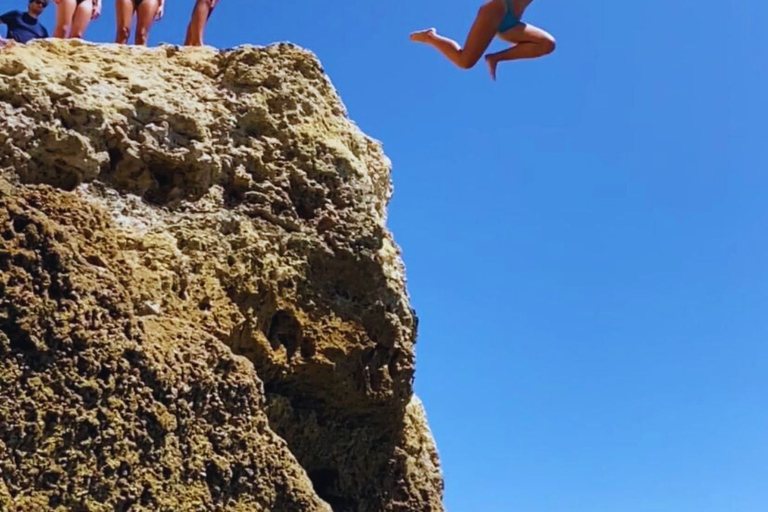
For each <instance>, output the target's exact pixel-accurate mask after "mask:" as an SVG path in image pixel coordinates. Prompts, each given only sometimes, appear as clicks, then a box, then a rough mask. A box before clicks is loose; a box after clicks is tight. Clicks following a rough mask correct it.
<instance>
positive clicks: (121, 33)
mask: <svg viewBox="0 0 768 512" xmlns="http://www.w3.org/2000/svg"><path fill="white" fill-rule="evenodd" d="M164 10H165V3H164V1H163V0H116V2H115V11H116V12H117V35H116V36H115V42H116V43H118V44H127V43H128V39H129V38H130V37H131V23H132V22H133V15H134V14H135V15H136V37H135V42H136V44H137V45H140V46H145V45H146V44H147V38H148V37H149V29H150V28H152V23H154V22H155V20H159V19H160V18H162V17H163V11H164Z"/></svg>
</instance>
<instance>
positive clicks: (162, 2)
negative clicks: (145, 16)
mask: <svg viewBox="0 0 768 512" xmlns="http://www.w3.org/2000/svg"><path fill="white" fill-rule="evenodd" d="M163 14H165V0H159V2H158V3H157V14H155V20H160V19H162V17H163Z"/></svg>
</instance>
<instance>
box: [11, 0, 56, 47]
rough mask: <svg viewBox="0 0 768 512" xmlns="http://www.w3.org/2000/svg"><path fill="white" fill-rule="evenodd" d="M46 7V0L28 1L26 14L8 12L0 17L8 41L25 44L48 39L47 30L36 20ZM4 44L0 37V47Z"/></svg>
mask: <svg viewBox="0 0 768 512" xmlns="http://www.w3.org/2000/svg"><path fill="white" fill-rule="evenodd" d="M46 7H48V0H30V2H29V5H28V6H27V12H21V11H10V12H7V13H5V14H3V15H2V16H0V25H7V26H8V33H7V34H6V37H7V38H8V40H10V41H16V42H17V43H26V42H28V41H31V40H32V39H44V38H46V37H48V30H47V29H46V28H45V27H44V26H43V24H42V23H40V20H39V19H38V18H39V17H40V15H41V14H43V11H44V10H45V8H46ZM4 44H6V43H5V39H3V38H2V37H0V47H1V46H3V45H4Z"/></svg>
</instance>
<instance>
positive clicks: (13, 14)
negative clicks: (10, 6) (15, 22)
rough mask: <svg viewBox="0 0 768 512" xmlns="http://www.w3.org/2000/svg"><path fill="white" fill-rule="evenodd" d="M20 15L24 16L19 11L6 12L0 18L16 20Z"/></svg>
mask: <svg viewBox="0 0 768 512" xmlns="http://www.w3.org/2000/svg"><path fill="white" fill-rule="evenodd" d="M22 14H24V13H22V12H21V11H8V12H6V13H4V14H2V15H0V18H3V19H7V18H18V17H20V16H21V15H22Z"/></svg>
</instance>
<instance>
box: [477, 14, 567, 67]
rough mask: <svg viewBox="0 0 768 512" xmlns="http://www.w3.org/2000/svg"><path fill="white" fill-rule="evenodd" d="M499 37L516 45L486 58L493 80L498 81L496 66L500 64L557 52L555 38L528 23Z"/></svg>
mask: <svg viewBox="0 0 768 512" xmlns="http://www.w3.org/2000/svg"><path fill="white" fill-rule="evenodd" d="M499 37H501V38H502V39H503V40H505V41H507V42H509V43H514V44H515V45H514V46H513V47H512V48H507V49H506V50H502V51H500V52H497V53H492V54H490V55H486V56H485V61H486V62H487V63H488V69H489V70H490V72H491V78H493V79H494V80H495V79H496V66H497V65H498V63H499V62H503V61H505V60H517V59H535V58H536V57H542V56H544V55H548V54H550V53H552V52H553V51H555V38H554V37H552V35H551V34H550V33H549V32H547V31H545V30H542V29H540V28H538V27H534V26H533V25H528V24H526V23H521V24H519V25H517V26H516V27H513V28H511V29H509V30H507V31H506V32H504V33H503V34H499Z"/></svg>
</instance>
